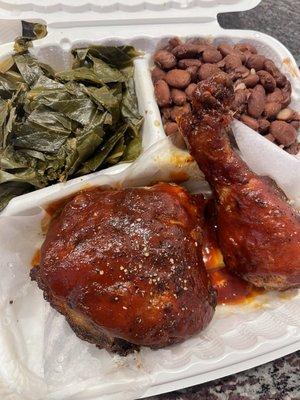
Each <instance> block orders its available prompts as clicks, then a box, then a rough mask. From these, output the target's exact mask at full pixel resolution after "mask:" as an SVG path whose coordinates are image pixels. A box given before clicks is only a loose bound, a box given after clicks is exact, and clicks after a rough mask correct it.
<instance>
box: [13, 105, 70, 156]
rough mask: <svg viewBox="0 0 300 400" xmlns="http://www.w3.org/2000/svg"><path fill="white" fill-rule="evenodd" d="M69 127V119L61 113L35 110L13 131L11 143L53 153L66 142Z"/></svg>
mask: <svg viewBox="0 0 300 400" xmlns="http://www.w3.org/2000/svg"><path fill="white" fill-rule="evenodd" d="M71 129H72V124H71V121H70V120H69V119H67V118H65V117H63V116H62V115H61V114H59V113H56V112H53V111H48V112H47V111H42V112H39V111H38V110H36V111H35V112H33V113H31V114H30V116H29V118H28V120H27V121H26V122H25V123H24V124H22V125H21V126H19V128H18V130H17V131H16V132H14V138H13V144H14V146H16V147H20V148H23V149H24V148H25V149H31V150H37V151H41V152H46V153H55V152H57V151H58V150H59V149H60V147H61V146H62V145H63V144H64V143H65V142H66V140H67V138H68V136H69V135H70V133H71Z"/></svg>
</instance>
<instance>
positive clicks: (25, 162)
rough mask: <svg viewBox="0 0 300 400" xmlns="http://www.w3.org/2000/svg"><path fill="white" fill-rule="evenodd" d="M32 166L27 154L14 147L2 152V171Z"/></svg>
mask: <svg viewBox="0 0 300 400" xmlns="http://www.w3.org/2000/svg"><path fill="white" fill-rule="evenodd" d="M29 166H31V165H30V161H29V159H28V157H26V154H22V153H21V152H19V151H16V150H14V148H13V146H11V145H10V146H7V147H6V148H5V149H4V150H1V151H0V168H1V169H2V170H6V171H7V170H11V169H22V168H27V167H29Z"/></svg>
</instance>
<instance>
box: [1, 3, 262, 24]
mask: <svg viewBox="0 0 300 400" xmlns="http://www.w3.org/2000/svg"><path fill="white" fill-rule="evenodd" d="M259 3H260V0H219V1H217V0H167V1H161V0H146V1H143V0H119V1H114V2H113V1H111V0H101V1H99V0H89V1H87V0H61V1H59V0H43V1H40V0H31V1H29V0H3V1H1V3H0V18H1V19H16V18H18V19H23V20H28V19H31V20H32V19H40V20H44V21H45V22H46V23H47V24H48V25H49V26H51V25H52V26H53V27H63V26H70V24H72V25H74V24H78V23H80V22H84V21H89V23H92V22H94V23H95V24H97V23H101V24H105V25H111V24H116V23H117V24H119V25H121V24H128V25H131V24H134V23H136V22H137V21H138V23H139V24H141V23H144V24H148V23H151V22H153V23H155V24H157V23H158V22H162V23H168V22H169V21H172V22H175V21H177V22H180V21H183V20H184V21H185V22H186V21H187V20H193V21H194V22H195V21H199V22H201V21H206V22H207V21H208V20H209V19H211V20H214V19H216V17H217V15H218V14H219V13H225V12H232V11H244V10H250V9H251V8H253V7H255V6H257V5H258V4H259Z"/></svg>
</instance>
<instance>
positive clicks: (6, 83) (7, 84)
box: [0, 73, 21, 99]
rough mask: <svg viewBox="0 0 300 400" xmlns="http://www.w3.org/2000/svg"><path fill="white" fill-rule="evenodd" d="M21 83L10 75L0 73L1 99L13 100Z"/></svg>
mask: <svg viewBox="0 0 300 400" xmlns="http://www.w3.org/2000/svg"><path fill="white" fill-rule="evenodd" d="M20 85H21V82H20V81H19V80H18V79H16V78H14V77H12V76H10V75H8V74H7V73H5V74H4V73H0V97H1V99H11V98H12V96H13V94H14V93H15V92H16V91H17V90H18V89H19V87H20Z"/></svg>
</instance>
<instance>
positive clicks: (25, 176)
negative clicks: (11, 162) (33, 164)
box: [0, 168, 46, 188]
mask: <svg viewBox="0 0 300 400" xmlns="http://www.w3.org/2000/svg"><path fill="white" fill-rule="evenodd" d="M6 182H23V183H29V184H31V185H33V186H35V187H37V188H42V187H44V186H45V185H46V182H45V179H44V178H43V176H41V175H40V174H39V172H38V171H35V170H34V169H33V168H27V169H26V170H22V171H20V172H15V173H10V172H7V171H1V170H0V184H2V183H6ZM0 187H1V185H0Z"/></svg>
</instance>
